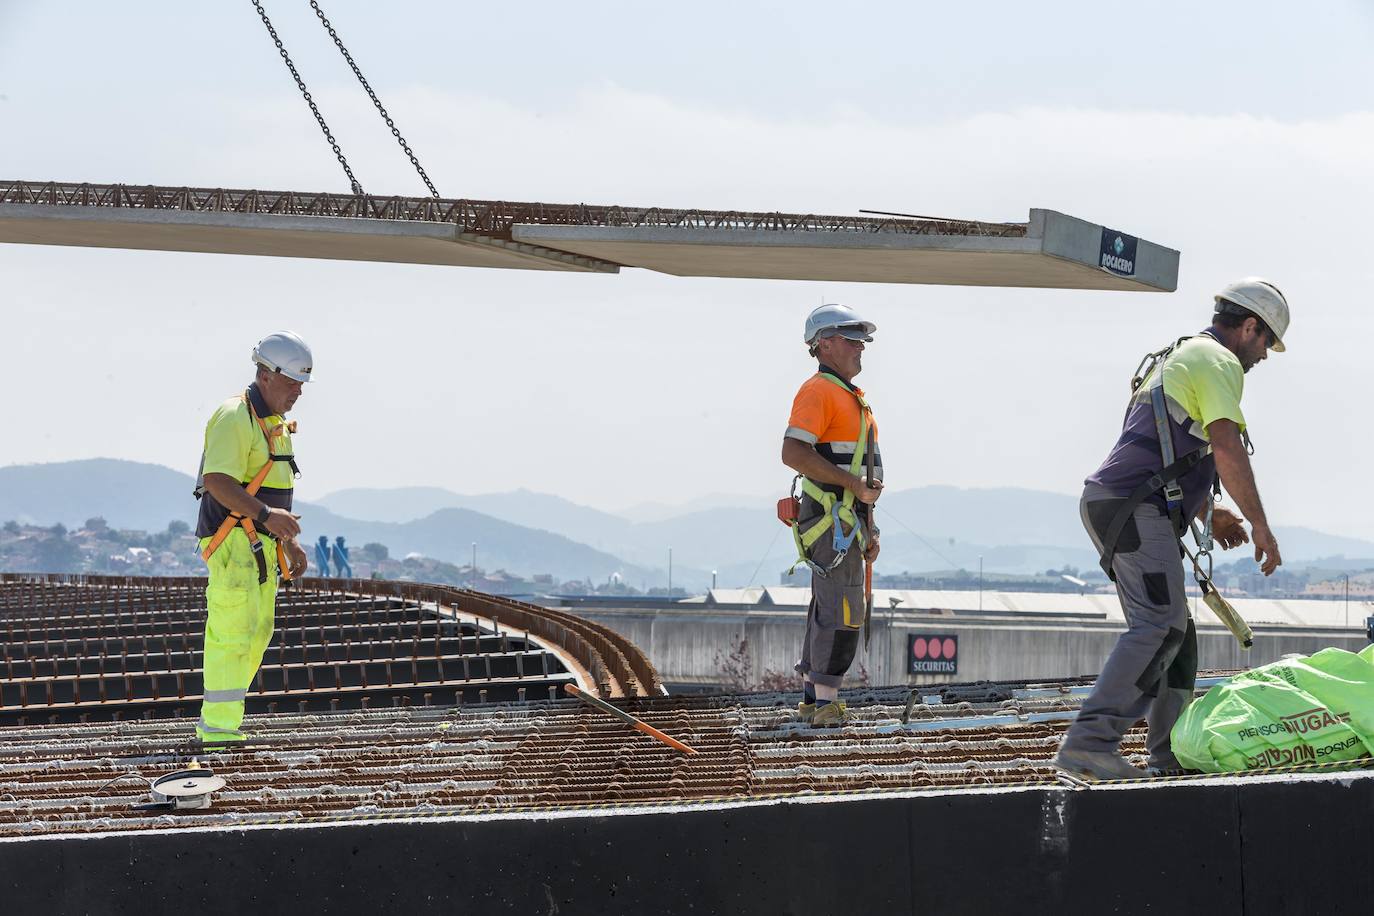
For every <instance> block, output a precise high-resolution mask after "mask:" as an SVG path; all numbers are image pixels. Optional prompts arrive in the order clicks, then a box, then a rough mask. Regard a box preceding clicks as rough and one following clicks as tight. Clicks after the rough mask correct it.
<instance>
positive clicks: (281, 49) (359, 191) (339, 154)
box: [253, 0, 438, 197]
mask: <svg viewBox="0 0 1374 916" xmlns="http://www.w3.org/2000/svg"><path fill="white" fill-rule="evenodd" d="M311 5H312V6H313V5H314V4H311ZM253 7H254V8H255V9H256V10H257V11H258V16H259V17H261V18H262V24H263V25H265V26H267V34H269V35H271V36H272V42H273V43H274V44H275V45H276V46H277V53H279V54H281V59H282V60H283V61H285V63H286V69H288V70H290V71H291V76H292V77H293V78H294V79H295V80H296V85H297V86H298V87H299V88H300V90H301V95H302V96H303V97H304V98H305V104H307V105H309V106H310V111H311V113H312V114H314V115H315V120H316V121H318V122H319V125H320V130H322V131H324V138H325V139H326V140H328V141H329V146H330V148H331V149H333V150H334V156H335V157H336V158H337V159H338V160H339V165H341V166H343V170H344V174H345V175H347V176H348V183H349V184H350V185H351V186H352V188H353V193H354V194H356V195H357V196H359V197H362V196H363V195H364V194H365V193H366V192H365V191H363V186H362V185H361V184H359V183H358V179H357V178H356V177H355V176H354V175H353V169H351V168H349V166H348V160H347V159H345V158H344V154H343V150H341V149H340V148H339V142H338V141H337V140H335V139H334V134H333V133H331V132H330V130H329V125H328V124H326V123H324V115H322V114H320V109H319V107H318V106H317V105H316V104H315V100H314V99H313V98H312V97H311V96H310V90H308V89H306V88H305V80H303V79H301V75H300V73H298V72H297V71H296V65H295V64H293V63H292V62H291V55H289V54H287V53H286V47H285V46H284V45H282V43H281V38H280V37H278V36H277V30H276V29H275V28H273V27H272V20H271V19H268V18H267V10H265V9H263V8H262V4H261V3H260V2H259V0H253ZM315 9H316V10H317V11H318V10H319V7H315ZM355 69H356V68H355ZM373 98H374V101H375V98H376V97H375V96H374V97H373ZM411 158H412V159H414V157H413V156H412V157H411ZM426 181H428V179H426ZM430 187H431V188H433V185H431V186H430ZM435 196H436V197H437V196H438V194H437V193H436V194H435Z"/></svg>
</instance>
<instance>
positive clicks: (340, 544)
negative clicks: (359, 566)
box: [334, 534, 353, 579]
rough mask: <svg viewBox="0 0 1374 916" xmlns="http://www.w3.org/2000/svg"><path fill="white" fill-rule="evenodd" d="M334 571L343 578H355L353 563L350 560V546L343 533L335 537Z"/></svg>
mask: <svg viewBox="0 0 1374 916" xmlns="http://www.w3.org/2000/svg"><path fill="white" fill-rule="evenodd" d="M334 571H335V572H336V573H338V574H339V578H341V579H352V578H353V565H352V564H351V563H349V562H348V546H347V545H346V544H344V539H343V535H342V534H341V535H339V536H338V537H336V538H335V539H334Z"/></svg>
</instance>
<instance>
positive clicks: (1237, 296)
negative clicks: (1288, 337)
mask: <svg viewBox="0 0 1374 916" xmlns="http://www.w3.org/2000/svg"><path fill="white" fill-rule="evenodd" d="M1213 299H1214V300H1215V301H1216V304H1217V311H1218V312H1225V311H1228V309H1227V308H1226V305H1225V304H1226V303H1230V304H1231V305H1238V306H1240V307H1241V308H1243V309H1245V310H1246V311H1248V312H1250V313H1251V314H1253V315H1254V316H1255V317H1256V318H1258V319H1259V320H1260V321H1263V322H1264V323H1265V324H1266V325H1268V326H1269V330H1271V331H1273V332H1274V352H1275V353H1282V352H1283V351H1284V349H1285V348H1284V346H1283V335H1285V334H1287V333H1288V300H1287V299H1285V298H1284V297H1283V293H1281V292H1279V288H1278V287H1277V286H1275V285H1274V284H1272V283H1270V282H1269V281H1268V280H1264V279H1261V278H1260V277H1246V278H1245V279H1244V280H1237V281H1236V282H1235V283H1230V284H1227V286H1226V288H1225V289H1223V290H1222V291H1221V292H1219V293H1217V294H1216V296H1214V297H1213Z"/></svg>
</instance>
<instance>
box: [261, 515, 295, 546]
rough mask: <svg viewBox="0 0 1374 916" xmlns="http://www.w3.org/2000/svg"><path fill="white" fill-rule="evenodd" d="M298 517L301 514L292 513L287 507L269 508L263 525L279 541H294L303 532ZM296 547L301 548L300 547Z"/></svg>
mask: <svg viewBox="0 0 1374 916" xmlns="http://www.w3.org/2000/svg"><path fill="white" fill-rule="evenodd" d="M298 518H300V516H299V515H292V514H291V513H290V512H287V511H286V510H285V509H269V510H268V515H267V521H265V522H263V523H262V527H263V528H264V529H265V530H266V531H267V533H268V534H270V535H272V537H274V538H276V539H277V540H279V541H294V540H295V539H296V537H297V536H298V535H299V534H300V533H301V526H300V522H298V521H297V519H298ZM296 549H297V550H300V548H299V547H297V548H296Z"/></svg>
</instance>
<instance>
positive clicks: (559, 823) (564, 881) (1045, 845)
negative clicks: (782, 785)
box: [0, 776, 1374, 916]
mask: <svg viewBox="0 0 1374 916" xmlns="http://www.w3.org/2000/svg"><path fill="white" fill-rule="evenodd" d="M1371 812H1374V777H1370V776H1365V777H1362V778H1361V777H1343V778H1338V777H1296V778H1292V779H1291V781H1244V782H1243V781H1240V780H1229V781H1217V782H1210V783H1205V784H1174V785H1155V786H1147V787H1133V788H1109V787H1102V788H1095V789H1091V790H1086V791H1074V790H1068V789H1057V788H1040V789H1025V790H1014V791H1000V792H957V793H951V794H946V795H923V796H904V797H898V796H889V797H870V798H867V799H844V798H829V799H817V798H812V799H805V800H801V799H799V800H796V801H787V802H764V803H756V804H751V805H746V806H734V807H723V808H711V807H696V808H687V809H674V810H666V809H664V810H651V811H649V812H646V813H639V814H623V813H621V814H610V813H606V812H577V813H575V814H567V815H560V816H551V815H540V816H531V817H510V816H507V817H492V818H488V819H464V820H447V821H445V820H419V821H409V822H384V821H383V822H378V821H373V822H359V823H348V824H336V825H323V826H316V827H302V828H286V829H282V828H259V829H251V830H246V829H226V830H211V831H176V830H172V831H168V832H161V833H145V834H128V835H107V836H100V837H67V838H55V839H41V840H40V839H30V840H17V841H5V842H0V899H3V900H4V901H5V907H4V911H5V912H7V913H40V912H41V913H51V914H67V913H138V914H140V916H157V914H163V913H167V914H177V916H184V914H187V913H195V914H199V916H213V914H220V913H225V914H230V913H232V914H242V913H272V912H312V913H369V914H370V913H378V912H403V913H407V914H411V916H416V914H425V913H443V914H446V916H448V914H453V913H463V914H468V916H471V914H485V913H541V914H542V913H553V914H558V916H579V914H598V916H615V914H622V913H624V914H636V916H639V914H649V913H652V914H678V913H683V914H688V913H690V914H693V916H705V914H743V916H747V914H768V916H779V914H798V916H817V914H829V913H872V914H889V913H913V914H915V913H940V914H960V913H973V914H980V916H983V914H990V913H1018V914H1037V913H1055V914H1060V913H1118V914H1121V913H1125V914H1130V913H1216V914H1220V913H1227V914H1230V913H1243V914H1271V913H1272V914H1284V916H1293V914H1301V913H1323V914H1330V913H1353V912H1359V911H1360V910H1361V909H1363V908H1366V907H1367V902H1368V900H1370V899H1371V896H1372V895H1374V869H1371V868H1370V852H1369V851H1370V849H1371V848H1374V817H1371V816H1370V814H1371Z"/></svg>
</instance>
